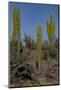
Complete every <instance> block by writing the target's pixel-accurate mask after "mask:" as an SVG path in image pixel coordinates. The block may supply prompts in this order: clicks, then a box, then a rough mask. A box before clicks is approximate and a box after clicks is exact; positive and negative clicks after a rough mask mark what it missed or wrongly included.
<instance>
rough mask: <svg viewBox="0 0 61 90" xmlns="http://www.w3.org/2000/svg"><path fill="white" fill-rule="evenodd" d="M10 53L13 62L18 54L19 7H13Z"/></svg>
mask: <svg viewBox="0 0 61 90" xmlns="http://www.w3.org/2000/svg"><path fill="white" fill-rule="evenodd" d="M11 47H12V48H11V55H12V60H13V62H16V61H17V60H18V59H19V54H20V12H19V9H17V8H14V9H13V33H12V42H11Z"/></svg>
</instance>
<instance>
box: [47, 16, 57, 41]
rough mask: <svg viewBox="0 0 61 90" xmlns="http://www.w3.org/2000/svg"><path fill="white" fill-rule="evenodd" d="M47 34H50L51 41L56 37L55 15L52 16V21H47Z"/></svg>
mask: <svg viewBox="0 0 61 90" xmlns="http://www.w3.org/2000/svg"><path fill="white" fill-rule="evenodd" d="M46 27H47V34H48V39H49V41H52V40H54V38H55V28H56V26H55V21H53V17H52V16H50V22H48V21H47V25H46Z"/></svg>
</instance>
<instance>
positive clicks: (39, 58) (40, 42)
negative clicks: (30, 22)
mask: <svg viewBox="0 0 61 90" xmlns="http://www.w3.org/2000/svg"><path fill="white" fill-rule="evenodd" d="M41 45H42V28H41V27H40V26H38V28H37V62H38V70H39V71H40V64H41V54H42V53H41Z"/></svg>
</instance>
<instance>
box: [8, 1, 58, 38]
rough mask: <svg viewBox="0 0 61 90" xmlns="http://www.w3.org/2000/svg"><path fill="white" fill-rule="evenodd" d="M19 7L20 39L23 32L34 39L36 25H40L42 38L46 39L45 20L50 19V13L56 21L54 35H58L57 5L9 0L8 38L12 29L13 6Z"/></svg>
mask: <svg viewBox="0 0 61 90" xmlns="http://www.w3.org/2000/svg"><path fill="white" fill-rule="evenodd" d="M14 7H17V8H19V9H20V13H21V15H20V22H21V24H20V32H21V40H22V39H23V38H24V33H26V34H27V35H28V34H29V35H30V36H31V37H32V38H33V39H34V40H36V30H37V27H38V25H40V26H41V27H42V32H43V37H42V38H43V40H47V39H48V36H47V32H46V21H47V20H48V21H49V19H50V15H52V16H53V17H54V20H55V22H56V36H57V37H58V5H51V4H50V5H48V4H31V3H17V2H9V32H10V38H11V37H12V31H13V8H14Z"/></svg>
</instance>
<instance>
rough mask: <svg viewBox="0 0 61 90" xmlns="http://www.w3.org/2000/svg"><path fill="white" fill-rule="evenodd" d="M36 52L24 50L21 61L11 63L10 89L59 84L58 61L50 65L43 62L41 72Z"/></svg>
mask: <svg viewBox="0 0 61 90" xmlns="http://www.w3.org/2000/svg"><path fill="white" fill-rule="evenodd" d="M36 58H37V55H36V51H35V50H30V49H23V50H22V51H21V53H20V60H19V61H18V62H16V63H12V60H11V62H10V78H9V79H10V82H9V87H24V86H40V85H57V84H59V76H58V74H59V73H58V71H59V65H58V61H57V60H58V59H56V60H52V61H54V62H51V64H49V63H48V62H47V61H46V60H42V62H41V64H40V71H38V68H37V66H36Z"/></svg>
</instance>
